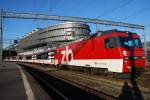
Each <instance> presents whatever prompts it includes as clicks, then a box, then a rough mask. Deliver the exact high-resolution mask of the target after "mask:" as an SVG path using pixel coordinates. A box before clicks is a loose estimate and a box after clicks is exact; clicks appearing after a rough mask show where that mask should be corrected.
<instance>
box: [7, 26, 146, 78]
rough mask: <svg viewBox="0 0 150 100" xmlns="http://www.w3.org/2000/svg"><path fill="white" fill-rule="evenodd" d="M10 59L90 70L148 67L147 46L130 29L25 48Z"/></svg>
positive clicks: (123, 71)
mask: <svg viewBox="0 0 150 100" xmlns="http://www.w3.org/2000/svg"><path fill="white" fill-rule="evenodd" d="M9 61H18V62H28V63H39V64H47V65H55V66H57V67H59V68H67V69H74V70H81V71H85V72H91V73H97V74H99V73H100V74H101V73H113V74H114V75H115V74H130V73H131V72H132V68H134V69H136V74H142V73H143V72H144V71H145V69H146V56H145V53H144V48H143V46H142V42H141V40H140V36H139V35H138V34H137V33H134V32H130V31H119V30H116V29H114V30H107V31H99V32H96V34H93V35H91V36H90V37H88V38H81V39H78V40H75V41H73V42H70V43H68V44H64V45H61V46H59V47H52V48H47V49H41V50H39V51H38V52H33V51H29V52H24V53H21V54H19V55H18V56H16V57H12V58H11V59H9Z"/></svg>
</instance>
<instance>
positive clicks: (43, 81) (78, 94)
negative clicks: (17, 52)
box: [21, 65, 116, 100]
mask: <svg viewBox="0 0 150 100" xmlns="http://www.w3.org/2000/svg"><path fill="white" fill-rule="evenodd" d="M21 66H24V65H21ZM24 68H25V69H26V70H27V71H28V72H29V73H30V74H31V75H32V76H33V77H34V78H35V79H36V80H37V81H38V82H39V83H40V85H42V87H43V88H44V89H45V90H46V91H47V92H48V94H50V96H52V98H54V100H103V99H106V96H104V95H106V94H104V93H103V95H102V94H101V96H99V95H96V94H95V93H96V91H95V90H92V91H93V92H95V93H90V92H87V91H85V90H82V89H81V88H79V87H77V86H74V85H72V84H69V83H68V82H66V81H63V78H61V79H60V77H59V78H56V77H53V76H51V75H48V74H46V73H43V72H41V71H39V70H37V69H33V68H31V67H27V66H24ZM85 88H86V89H87V87H85ZM104 97H105V98H104ZM108 97H109V98H108ZM110 98H111V99H116V98H114V97H111V96H109V95H107V99H110Z"/></svg>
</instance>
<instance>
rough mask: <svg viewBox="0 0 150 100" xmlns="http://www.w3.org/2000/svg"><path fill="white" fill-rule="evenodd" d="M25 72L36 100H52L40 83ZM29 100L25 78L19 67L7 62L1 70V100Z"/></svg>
mask: <svg viewBox="0 0 150 100" xmlns="http://www.w3.org/2000/svg"><path fill="white" fill-rule="evenodd" d="M23 72H24V74H25V76H26V77H27V80H28V82H29V84H30V87H31V89H32V91H33V94H34V98H35V100H51V98H50V97H49V95H48V94H47V93H46V92H45V91H44V90H43V88H42V87H41V86H40V85H39V84H38V82H36V81H35V80H34V78H33V77H32V76H31V75H30V74H29V73H28V72H26V71H25V70H23ZM27 99H28V98H27V95H26V91H25V87H24V83H23V78H22V76H21V73H20V71H19V69H18V68H17V65H16V64H15V63H11V62H7V63H6V62H5V63H4V67H1V68H0V100H27Z"/></svg>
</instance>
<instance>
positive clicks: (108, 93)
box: [27, 64, 150, 100]
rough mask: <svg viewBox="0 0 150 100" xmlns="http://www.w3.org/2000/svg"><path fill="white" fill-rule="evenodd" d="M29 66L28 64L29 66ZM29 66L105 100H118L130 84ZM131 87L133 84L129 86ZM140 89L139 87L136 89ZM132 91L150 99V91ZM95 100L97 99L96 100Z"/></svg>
mask: <svg viewBox="0 0 150 100" xmlns="http://www.w3.org/2000/svg"><path fill="white" fill-rule="evenodd" d="M27 65H28V64H27ZM29 66H32V67H33V68H37V69H38V70H41V71H42V72H44V73H46V74H49V75H50V76H53V77H55V78H57V79H59V80H62V81H65V82H67V83H69V84H72V85H74V86H76V87H78V88H80V89H83V90H86V91H87V92H90V93H92V94H94V95H97V96H99V97H100V98H103V99H109V100H110V99H118V98H119V96H120V94H122V89H123V87H124V81H126V82H128V81H127V80H124V81H120V80H117V79H114V80H115V81H114V80H113V81H112V80H111V78H110V80H109V79H105V78H101V77H102V76H98V75H88V74H85V73H81V72H73V71H66V70H65V71H64V70H57V69H55V68H54V69H53V68H50V67H44V68H43V67H40V66H38V65H36V66H34V65H31V64H29ZM128 85H129V87H131V88H132V87H133V86H131V84H128ZM136 88H137V89H139V87H136ZM132 91H133V92H134V93H135V96H136V97H139V93H140V94H141V95H142V96H143V98H146V99H145V100H148V98H150V91H149V89H148V88H147V89H145V88H144V89H143V88H141V87H140V90H139V92H136V91H135V90H134V88H133V89H132ZM123 92H124V93H123V94H126V93H127V94H128V90H125V91H123ZM94 100H95V99H94Z"/></svg>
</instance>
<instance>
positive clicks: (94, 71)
mask: <svg viewBox="0 0 150 100" xmlns="http://www.w3.org/2000/svg"><path fill="white" fill-rule="evenodd" d="M91 74H103V75H106V76H107V75H108V69H106V68H91Z"/></svg>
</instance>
